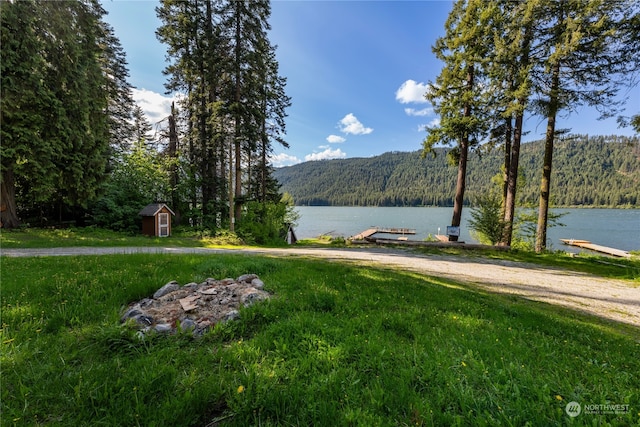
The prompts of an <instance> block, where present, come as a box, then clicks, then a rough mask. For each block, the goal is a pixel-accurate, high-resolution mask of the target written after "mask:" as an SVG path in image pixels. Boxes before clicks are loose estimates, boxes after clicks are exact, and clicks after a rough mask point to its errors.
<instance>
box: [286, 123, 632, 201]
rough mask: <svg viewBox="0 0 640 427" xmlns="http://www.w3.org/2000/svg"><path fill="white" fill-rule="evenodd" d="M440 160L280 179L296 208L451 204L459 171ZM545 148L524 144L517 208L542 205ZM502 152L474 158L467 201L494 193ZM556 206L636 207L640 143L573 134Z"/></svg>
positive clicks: (387, 158) (322, 165)
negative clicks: (541, 174)
mask: <svg viewBox="0 0 640 427" xmlns="http://www.w3.org/2000/svg"><path fill="white" fill-rule="evenodd" d="M436 150H437V151H438V153H439V155H438V156H436V157H435V158H432V157H429V158H421V157H420V152H410V153H402V152H391V153H385V154H383V155H380V156H374V157H370V158H353V159H336V160H325V161H319V162H305V163H301V164H297V165H294V166H289V167H285V168H279V169H276V171H275V177H276V178H277V179H278V181H279V182H280V183H281V184H282V191H285V192H288V193H290V194H291V195H292V197H293V198H294V200H295V202H296V204H297V205H302V206H304V205H312V206H324V205H329V206H452V205H453V195H454V192H455V180H456V170H455V169H454V168H451V167H448V165H447V161H446V155H445V153H446V150H445V149H441V148H436ZM543 150H544V147H543V142H542V141H536V142H530V143H526V144H523V145H522V148H521V154H520V171H519V177H518V193H519V197H518V205H519V206H527V205H534V204H537V201H538V195H539V192H540V188H539V183H540V170H541V168H542V159H541V154H542V152H543ZM502 165H503V153H501V152H499V151H498V150H494V151H491V152H489V153H485V154H483V155H482V156H480V155H478V154H471V156H470V160H469V165H468V171H467V176H468V181H467V191H466V194H467V200H474V199H475V198H477V197H478V196H480V195H482V194H486V193H488V192H490V191H492V187H493V185H494V184H493V183H492V178H493V176H495V174H496V173H498V172H500V171H501V167H502ZM552 182H553V188H552V196H553V200H554V204H555V205H556V206H600V207H634V206H637V205H638V202H639V201H640V138H638V137H625V136H588V137H587V136H585V135H574V136H572V137H570V138H566V139H565V140H562V141H558V142H557V144H556V146H555V150H554V170H553V173H552Z"/></svg>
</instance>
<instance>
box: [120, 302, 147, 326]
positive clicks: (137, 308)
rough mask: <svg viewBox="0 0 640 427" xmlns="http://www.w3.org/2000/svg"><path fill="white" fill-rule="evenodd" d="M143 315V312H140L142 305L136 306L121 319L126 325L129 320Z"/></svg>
mask: <svg viewBox="0 0 640 427" xmlns="http://www.w3.org/2000/svg"><path fill="white" fill-rule="evenodd" d="M141 314H142V312H141V311H140V305H139V304H136V305H134V306H133V307H131V308H130V309H129V310H127V311H125V313H124V314H123V315H122V317H121V318H120V322H121V323H124V322H126V321H127V320H128V319H131V318H133V317H136V316H140V315H141Z"/></svg>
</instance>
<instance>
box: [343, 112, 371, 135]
mask: <svg viewBox="0 0 640 427" xmlns="http://www.w3.org/2000/svg"><path fill="white" fill-rule="evenodd" d="M338 126H339V128H340V131H342V132H343V133H346V134H351V135H366V134H369V133H371V132H373V129H372V128H367V127H364V125H363V124H362V123H360V121H359V120H358V119H357V118H356V116H354V115H353V113H349V114H347V115H346V116H344V117H343V118H342V120H340V122H339V123H338Z"/></svg>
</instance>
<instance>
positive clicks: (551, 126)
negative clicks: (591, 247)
mask: <svg viewBox="0 0 640 427" xmlns="http://www.w3.org/2000/svg"><path fill="white" fill-rule="evenodd" d="M559 88H560V62H558V63H556V64H554V66H553V71H552V77H551V93H550V95H549V111H548V115H547V133H546V136H545V142H544V160H543V164H542V180H541V181H540V205H539V207H538V226H537V229H536V245H535V249H536V252H538V253H540V252H542V251H544V250H545V249H546V248H547V223H548V216H549V196H550V191H551V165H552V163H553V142H554V139H555V134H556V115H557V113H558V102H559V100H558V96H559Z"/></svg>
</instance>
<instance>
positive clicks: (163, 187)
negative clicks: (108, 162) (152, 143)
mask: <svg viewBox="0 0 640 427" xmlns="http://www.w3.org/2000/svg"><path fill="white" fill-rule="evenodd" d="M166 164H167V161H166V159H165V158H163V157H161V156H160V155H158V153H157V152H155V151H152V150H149V149H148V148H146V147H145V146H144V145H143V144H142V143H140V144H137V145H136V146H135V147H134V148H133V150H131V152H129V153H125V154H123V155H122V159H121V161H119V162H118V163H117V164H116V165H115V170H114V171H113V173H112V174H111V176H110V179H109V181H108V182H107V184H106V186H105V194H104V196H103V197H102V198H101V199H100V200H99V201H98V202H97V203H96V204H95V205H94V207H93V210H92V214H93V222H94V223H95V224H96V225H98V226H100V227H105V228H110V229H112V230H118V231H131V232H135V231H138V230H139V229H140V224H141V219H140V217H139V216H138V212H140V210H141V209H142V208H144V207H145V206H146V205H147V204H149V203H153V202H156V201H160V200H167V197H168V191H169V177H168V174H167V173H166V171H167V166H166Z"/></svg>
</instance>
